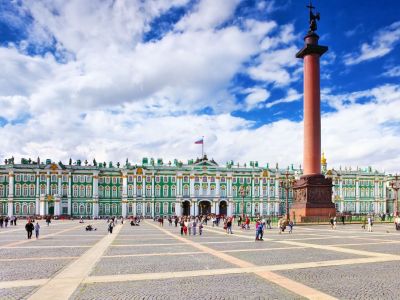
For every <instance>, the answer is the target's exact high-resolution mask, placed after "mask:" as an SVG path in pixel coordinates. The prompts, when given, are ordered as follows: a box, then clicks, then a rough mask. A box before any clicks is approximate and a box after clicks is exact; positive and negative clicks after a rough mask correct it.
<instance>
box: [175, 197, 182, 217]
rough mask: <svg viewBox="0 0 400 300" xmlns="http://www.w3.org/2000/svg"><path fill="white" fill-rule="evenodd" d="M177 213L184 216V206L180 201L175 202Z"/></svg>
mask: <svg viewBox="0 0 400 300" xmlns="http://www.w3.org/2000/svg"><path fill="white" fill-rule="evenodd" d="M175 214H176V215H177V216H178V217H180V216H182V208H181V202H180V201H177V202H175Z"/></svg>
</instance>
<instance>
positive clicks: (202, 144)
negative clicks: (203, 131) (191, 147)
mask: <svg viewBox="0 0 400 300" xmlns="http://www.w3.org/2000/svg"><path fill="white" fill-rule="evenodd" d="M202 139H203V142H202V143H201V158H202V159H203V157H204V136H202Z"/></svg>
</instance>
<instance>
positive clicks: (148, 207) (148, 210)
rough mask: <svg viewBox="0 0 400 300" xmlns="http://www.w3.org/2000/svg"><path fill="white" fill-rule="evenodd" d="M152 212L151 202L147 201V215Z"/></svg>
mask: <svg viewBox="0 0 400 300" xmlns="http://www.w3.org/2000/svg"><path fill="white" fill-rule="evenodd" d="M150 213H151V203H150V202H147V203H146V215H149V214H150Z"/></svg>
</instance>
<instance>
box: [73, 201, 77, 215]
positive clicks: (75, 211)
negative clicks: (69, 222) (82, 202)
mask: <svg viewBox="0 0 400 300" xmlns="http://www.w3.org/2000/svg"><path fill="white" fill-rule="evenodd" d="M72 212H73V213H74V214H77V213H78V203H74V204H73V205H72Z"/></svg>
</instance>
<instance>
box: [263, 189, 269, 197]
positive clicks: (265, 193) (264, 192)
mask: <svg viewBox="0 0 400 300" xmlns="http://www.w3.org/2000/svg"><path fill="white" fill-rule="evenodd" d="M263 196H264V197H266V196H268V195H267V187H266V186H263Z"/></svg>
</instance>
